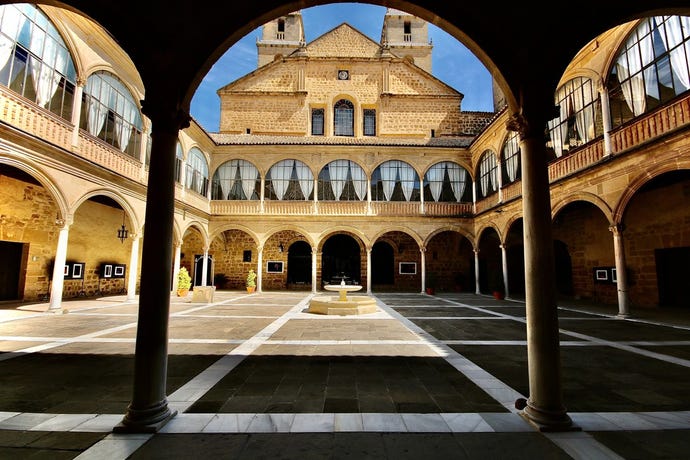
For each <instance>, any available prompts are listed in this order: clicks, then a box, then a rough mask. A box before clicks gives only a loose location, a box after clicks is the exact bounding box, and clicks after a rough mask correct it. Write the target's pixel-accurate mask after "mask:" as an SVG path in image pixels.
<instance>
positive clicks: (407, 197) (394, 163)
mask: <svg viewBox="0 0 690 460" xmlns="http://www.w3.org/2000/svg"><path fill="white" fill-rule="evenodd" d="M371 199H372V201H419V176H418V175H417V172H416V171H415V170H414V168H413V167H412V166H410V165H409V164H407V163H405V162H404V161H400V160H389V161H386V162H384V163H381V165H380V166H379V167H378V168H376V169H375V170H374V173H373V174H372V176H371Z"/></svg>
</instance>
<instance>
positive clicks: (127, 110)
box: [112, 91, 136, 151]
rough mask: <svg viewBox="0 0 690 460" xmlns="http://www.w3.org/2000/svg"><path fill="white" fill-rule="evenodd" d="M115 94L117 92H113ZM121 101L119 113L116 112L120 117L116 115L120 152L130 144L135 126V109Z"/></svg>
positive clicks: (116, 132)
mask: <svg viewBox="0 0 690 460" xmlns="http://www.w3.org/2000/svg"><path fill="white" fill-rule="evenodd" d="M112 93H113V94H114V93H115V91H113V92H112ZM120 99H121V102H122V103H121V104H118V105H119V106H120V107H118V109H119V110H118V111H117V112H116V113H117V114H119V115H120V116H117V115H115V137H117V142H118V145H119V146H120V150H123V151H124V150H125V149H126V148H127V145H128V144H129V138H130V137H131V136H132V124H134V119H135V110H136V109H135V108H134V107H131V106H130V105H129V104H125V103H124V100H122V98H120Z"/></svg>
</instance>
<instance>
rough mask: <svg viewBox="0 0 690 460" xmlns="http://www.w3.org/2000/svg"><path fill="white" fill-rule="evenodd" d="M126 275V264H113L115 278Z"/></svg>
mask: <svg viewBox="0 0 690 460" xmlns="http://www.w3.org/2000/svg"><path fill="white" fill-rule="evenodd" d="M124 277H125V265H119V264H118V265H113V278H124Z"/></svg>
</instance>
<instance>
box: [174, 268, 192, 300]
mask: <svg viewBox="0 0 690 460" xmlns="http://www.w3.org/2000/svg"><path fill="white" fill-rule="evenodd" d="M191 287H192V277H191V276H189V272H188V271H187V269H186V268H185V267H180V271H178V272H177V296H178V297H185V296H186V295H187V294H188V293H189V288H191Z"/></svg>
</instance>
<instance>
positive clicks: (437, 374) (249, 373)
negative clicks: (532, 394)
mask: <svg viewBox="0 0 690 460" xmlns="http://www.w3.org/2000/svg"><path fill="white" fill-rule="evenodd" d="M312 368H316V369H317V370H316V371H313V369H312ZM267 370H270V372H272V373H273V383H270V384H269V383H268V382H265V383H263V384H261V385H257V384H256V383H255V381H254V379H253V378H252V377H253V375H254V373H262V374H265V373H266V372H267ZM235 372H237V374H235ZM237 375H240V376H242V379H244V380H243V381H240V380H242V379H238V378H237ZM333 375H335V376H338V377H340V376H343V375H352V376H354V378H353V379H351V380H342V379H339V378H337V377H336V378H333ZM288 376H289V380H286V378H287V377H288ZM263 381H264V379H262V382H263ZM286 382H288V383H287V385H288V387H287V388H286V387H285V386H284V385H286ZM245 387H246V388H245ZM349 400H355V401H358V403H359V411H361V412H385V413H394V412H399V411H401V410H403V411H405V412H407V411H408V410H410V408H412V407H415V408H417V409H418V410H422V408H426V409H425V410H424V412H427V413H437V412H505V411H506V409H505V408H504V407H503V406H501V405H500V404H498V403H497V402H496V401H495V400H493V399H492V398H490V397H489V396H488V395H487V394H486V393H485V392H484V391H483V390H481V389H480V388H479V387H477V386H476V385H475V384H474V383H472V382H471V381H470V380H468V379H467V378H466V377H465V376H464V375H463V374H461V373H460V372H458V371H457V370H456V369H455V368H453V367H452V366H451V365H450V364H448V362H447V361H446V360H445V359H443V358H419V357H404V356H401V357H388V356H292V357H287V356H250V357H248V358H246V359H245V360H244V361H243V362H242V363H240V365H239V366H237V368H236V369H235V370H233V371H232V372H230V373H229V374H228V375H227V376H226V377H225V378H223V379H221V381H219V382H218V383H217V384H216V385H215V386H214V387H213V388H212V389H211V390H210V391H209V392H207V393H206V394H205V395H204V396H203V397H201V398H200V399H199V400H198V401H197V402H196V403H195V404H194V405H192V407H191V408H190V409H189V410H188V411H187V412H192V413H206V412H263V411H266V410H269V409H268V408H269V407H270V410H271V411H273V412H277V411H280V410H281V409H282V408H286V411H288V409H287V408H288V407H289V408H290V410H289V411H294V412H323V411H325V412H351V409H352V405H351V404H350V403H345V402H343V401H349ZM290 403H292V406H290ZM338 408H340V410H338ZM401 408H404V409H401Z"/></svg>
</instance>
